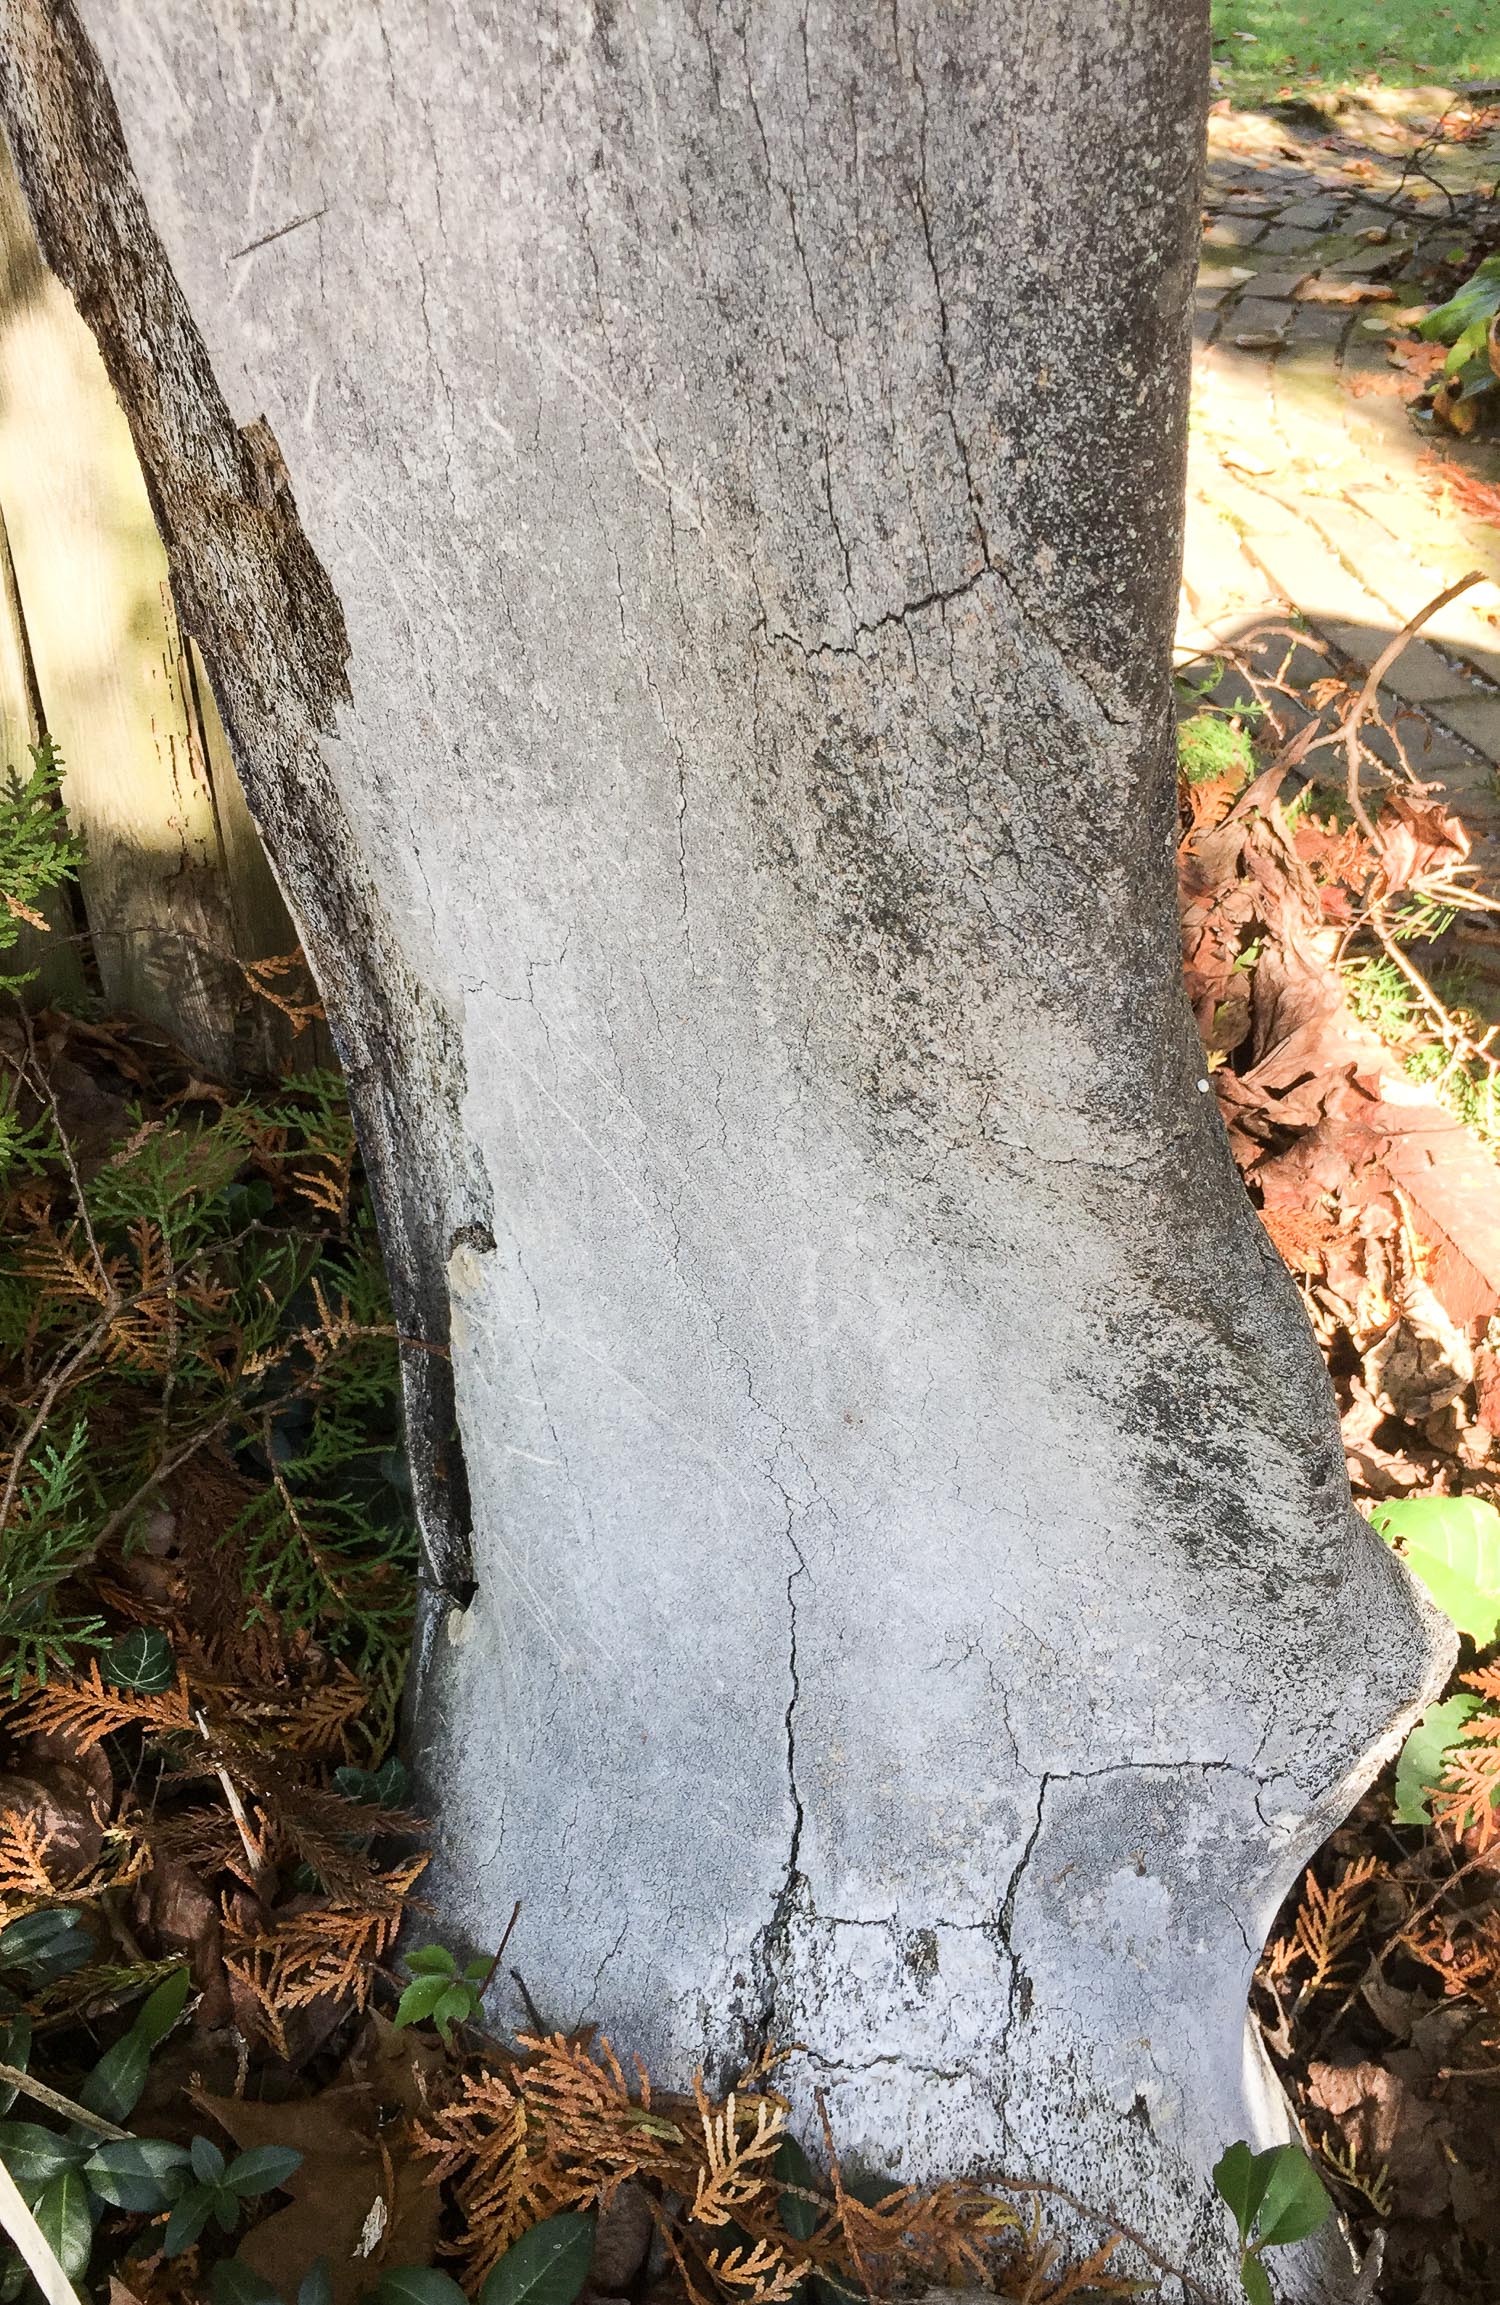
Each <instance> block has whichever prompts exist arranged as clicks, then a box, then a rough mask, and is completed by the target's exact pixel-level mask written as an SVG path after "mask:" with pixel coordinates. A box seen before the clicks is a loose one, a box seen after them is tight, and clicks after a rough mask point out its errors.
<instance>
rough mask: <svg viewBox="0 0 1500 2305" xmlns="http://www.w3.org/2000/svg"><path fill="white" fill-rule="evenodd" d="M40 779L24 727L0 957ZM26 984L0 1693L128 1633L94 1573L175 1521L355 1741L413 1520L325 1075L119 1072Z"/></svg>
mask: <svg viewBox="0 0 1500 2305" xmlns="http://www.w3.org/2000/svg"><path fill="white" fill-rule="evenodd" d="M58 785H59V767H58V761H57V757H56V754H55V753H54V751H53V750H52V747H51V746H50V744H47V743H44V744H42V745H39V746H37V747H36V748H35V750H34V752H33V755H32V768H31V772H30V774H29V775H28V776H25V777H22V776H20V775H19V774H17V773H16V772H15V771H11V772H10V774H9V779H8V783H7V784H0V951H4V950H6V949H9V948H11V947H13V946H14V945H15V943H16V941H17V939H18V938H19V935H20V933H21V925H22V923H23V922H29V923H31V924H32V925H33V926H35V927H36V928H38V929H42V928H44V927H45V925H46V924H45V922H44V921H43V919H42V917H41V915H40V914H39V913H38V912H37V911H36V909H35V908H36V902H37V899H38V898H39V897H40V896H42V895H44V894H45V893H46V892H48V891H50V890H55V889H57V888H59V887H61V886H62V885H63V884H64V883H65V882H66V881H67V879H68V878H69V876H70V875H71V874H72V873H73V872H74V871H75V870H76V867H77V863H78V854H79V851H78V844H77V843H76V841H74V840H72V839H71V838H70V837H69V835H68V833H67V831H66V826H65V820H64V819H63V817H62V814H61V810H60V805H59V797H58ZM25 981H26V980H25V979H24V978H21V977H14V976H13V977H3V976H0V1010H8V1011H9V1017H10V1025H9V1029H8V1030H0V1202H3V1210H0V1217H3V1226H0V1229H3V1238H0V1686H4V1687H8V1688H9V1690H10V1691H11V1693H13V1694H14V1693H17V1692H19V1690H20V1689H21V1687H22V1686H23V1685H24V1684H25V1683H27V1682H28V1681H30V1682H31V1683H34V1684H45V1682H46V1679H47V1676H48V1674H49V1672H52V1671H56V1670H58V1669H62V1670H65V1671H69V1672H75V1671H77V1670H79V1669H81V1668H84V1667H86V1666H87V1665H88V1664H89V1662H90V1660H91V1659H92V1658H95V1657H98V1658H100V1659H101V1661H103V1662H107V1661H108V1657H109V1654H111V1653H112V1652H111V1651H110V1650H109V1649H108V1646H107V1644H108V1642H109V1641H110V1639H111V1637H112V1636H116V1635H119V1634H121V1633H122V1632H128V1631H129V1627H128V1626H124V1627H122V1626H120V1625H119V1624H117V1623H107V1622H106V1619H105V1617H103V1616H101V1614H100V1610H99V1606H98V1593H97V1586H98V1583H99V1580H100V1579H101V1578H104V1579H106V1580H109V1579H113V1580H114V1583H115V1585H116V1587H117V1588H118V1586H119V1583H120V1581H121V1577H122V1574H123V1573H124V1572H125V1571H126V1568H127V1564H128V1563H129V1561H130V1559H131V1557H132V1555H133V1554H134V1553H136V1552H138V1551H139V1548H140V1547H142V1546H143V1545H146V1544H149V1542H150V1540H151V1531H152V1528H153V1525H159V1524H160V1523H161V1521H162V1519H163V1517H164V1516H167V1517H170V1516H174V1515H175V1516H177V1518H178V1519H180V1520H186V1521H188V1522H189V1523H190V1524H191V1527H192V1529H193V1530H194V1532H195V1533H196V1535H197V1541H198V1542H199V1543H200V1545H201V1547H202V1549H203V1550H204V1552H205V1555H206V1556H211V1557H212V1559H213V1562H214V1571H213V1574H214V1576H215V1578H216V1580H219V1579H222V1581H223V1582H224V1584H225V1590H226V1593H227V1592H228V1591H229V1590H230V1587H232V1588H233V1599H232V1601H230V1602H229V1604H228V1605H230V1606H232V1607H235V1608H236V1609H238V1610H239V1611H240V1612H241V1613H248V1614H249V1616H250V1617H251V1618H252V1620H253V1618H254V1617H255V1616H257V1615H259V1616H260V1617H262V1618H264V1619H265V1620H267V1621H274V1623H275V1624H276V1626H277V1628H278V1631H279V1634H280V1635H281V1636H282V1637H285V1636H286V1635H287V1634H301V1635H305V1636H307V1637H308V1638H310V1639H313V1640H315V1641H316V1643H317V1644H318V1647H319V1649H320V1651H321V1652H322V1653H324V1654H326V1655H328V1656H330V1657H332V1658H334V1659H336V1660H338V1662H339V1663H340V1665H342V1666H347V1668H348V1669H349V1670H350V1671H351V1672H352V1673H354V1674H356V1675H357V1676H358V1677H359V1678H360V1679H361V1680H362V1681H364V1682H365V1683H366V1685H367V1686H368V1688H369V1689H370V1692H371V1696H372V1700H373V1702H372V1711H371V1720H370V1723H369V1727H368V1742H369V1743H370V1745H371V1748H372V1750H373V1749H374V1748H375V1747H376V1746H378V1745H379V1744H380V1743H381V1741H382V1737H383V1736H385V1735H388V1733H389V1728H390V1724H391V1721H392V1719H393V1714H394V1707H395V1703H396V1700H397V1697H398V1695H399V1689H400V1682H401V1676H402V1672H403V1670H404V1664H405V1656H406V1647H407V1639H408V1630H409V1622H410V1615H411V1601H412V1589H413V1580H414V1573H415V1536H414V1527H413V1520H412V1514H411V1509H410V1496H409V1485H408V1482H407V1479H406V1471H405V1460H404V1456H403V1453H402V1447H401V1431H400V1416H399V1390H400V1387H399V1367H398V1350H399V1348H398V1341H397V1338H396V1336H395V1332H394V1329H393V1327H392V1324H391V1317H390V1308H389V1303H388V1299H387V1295H386V1286H385V1276H384V1271H383V1268H382V1265H381V1259H380V1251H379V1246H378V1243H377V1240H376V1236H375V1229H374V1225H373V1222H372V1220H371V1216H370V1212H369V1207H368V1203H367V1202H366V1200H365V1199H364V1197H363V1194H362V1192H361V1190H360V1188H359V1185H358V1179H357V1170H356V1153H355V1142H354V1131H353V1126H352V1123H351V1120H350V1115H349V1108H348V1102H347V1099H346V1096H345V1093H344V1086H343V1082H342V1081H341V1080H340V1079H339V1077H338V1076H337V1074H334V1073H329V1072H307V1073H303V1074H300V1075H296V1076H293V1077H291V1078H288V1079H286V1080H284V1081H282V1082H280V1083H278V1084H277V1085H275V1086H274V1087H273V1088H270V1089H268V1090H266V1091H264V1092H261V1093H248V1092H247V1093H240V1094H233V1093H230V1092H228V1091H225V1090H222V1089H220V1088H218V1087H217V1086H215V1085H213V1084H210V1083H207V1082H204V1081H202V1080H198V1079H195V1078H194V1077H193V1075H192V1074H191V1072H190V1071H189V1070H188V1069H187V1068H186V1067H185V1066H183V1065H181V1064H177V1063H175V1062H174V1060H173V1059H172V1058H171V1057H170V1056H168V1057H166V1058H164V1059H161V1060H159V1061H156V1060H154V1059H153V1056H152V1054H151V1053H150V1052H147V1053H146V1054H145V1057H144V1061H143V1052H142V1050H141V1048H140V1047H139V1046H136V1045H135V1044H133V1043H132V1041H131V1039H130V1035H129V1032H128V1029H127V1030H125V1031H123V1032H121V1031H116V1030H115V1028H113V1027H106V1028H105V1029H103V1030H101V1029H100V1028H99V1027H98V1026H90V1025H87V1024H79V1025H72V1024H69V1023H67V1022H66V1021H65V1020H61V1019H54V1020H51V1021H50V1022H49V1023H47V1025H46V1026H45V1027H43V1026H42V1025H41V1023H40V1021H39V1025H38V1028H37V1029H35V1030H34V1029H33V1028H32V1026H31V1025H30V1024H29V1023H28V1022H27V1020H26V1018H25V1017H24V1015H23V1013H22V1011H21V1009H20V1007H19V1005H18V1004H17V1002H16V1000H15V995H16V992H17V991H18V989H19V988H20V986H21V985H22V984H23V983H24V982H25ZM75 1032H81V1033H84V1034H86V1035H88V1036H89V1037H88V1039H87V1042H86V1045H85V1046H83V1048H82V1050H81V1053H82V1054H84V1055H85V1056H86V1058H87V1064H88V1071H89V1076H90V1079H91V1081H92V1083H93V1092H92V1102H91V1103H89V1102H88V1100H86V1101H85V1107H84V1108H83V1109H81V1110H80V1111H79V1112H78V1113H73V1114H70V1112H69V1110H68V1098H67V1094H66V1092H65V1091H64V1090H60V1089H59V1087H58V1086H57V1084H56V1082H55V1081H54V1074H57V1075H58V1079H59V1080H61V1079H62V1078H63V1077H64V1076H65V1075H71V1076H72V1078H73V1079H74V1081H75V1084H76V1080H77V1074H78V1065H77V1062H76V1060H75V1059H74V1058H73V1056H72V1055H71V1053H70V1043H69V1036H70V1035H71V1034H73V1033H75ZM112 1034H113V1038H111V1035H112ZM59 1061H60V1062H61V1066H62V1071H61V1073H59V1072H58V1065H59ZM132 1091H134V1093H133V1094H132V1093H131V1092H132ZM143 1092H144V1093H143ZM101 1107H104V1108H105V1109H106V1110H107V1111H108V1112H109V1114H110V1119H111V1122H112V1125H110V1126H109V1127H108V1128H107V1129H101V1126H100V1122H99V1114H100V1108H101ZM80 1131H81V1133H80ZM125 1581H126V1582H129V1578H128V1576H126V1578H125ZM115 1647H116V1648H118V1647H119V1644H118V1641H116V1642H115ZM119 1653H120V1655H122V1656H123V1655H124V1654H125V1653H126V1652H125V1651H124V1650H120V1652H119ZM159 1662H160V1660H158V1663H159ZM114 1669H115V1670H117V1671H118V1672H121V1673H125V1672H126V1671H127V1668H126V1667H123V1666H120V1665H119V1664H118V1661H117V1663H116V1666H115V1668H114ZM134 1669H135V1668H129V1670H134ZM152 1669H153V1670H154V1669H155V1668H154V1667H153V1668H152ZM137 1685H140V1684H137Z"/></svg>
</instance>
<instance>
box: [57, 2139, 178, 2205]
mask: <svg viewBox="0 0 1500 2305" xmlns="http://www.w3.org/2000/svg"><path fill="white" fill-rule="evenodd" d="M187 2168H188V2152H187V2147H186V2146H185V2145H173V2144H171V2143H170V2142H169V2141H168V2140H167V2139H166V2138H165V2137H120V2138H112V2139H111V2140H110V2141H109V2143H108V2144H104V2145H100V2146H98V2147H96V2149H95V2150H94V2151H93V2152H92V2153H91V2154H90V2155H89V2158H88V2159H87V2161H85V2162H84V2164H83V2174H84V2177H85V2179H86V2180H87V2183H88V2188H89V2191H90V2192H91V2193H92V2194H93V2195H94V2196H95V2198H96V2199H97V2200H100V2201H107V2202H108V2204H109V2206H110V2207H111V2208H112V2209H129V2210H132V2211H134V2212H135V2213H136V2214H137V2215H152V2216H154V2215H155V2213H156V2211H157V2210H158V2209H165V2208H167V2207H168V2206H169V2204H170V2203H171V2202H173V2201H175V2200H176V2198H177V2195H178V2194H179V2193H180V2192H181V2190H182V2187H183V2183H184V2181H185V2175H186V2171H187Z"/></svg>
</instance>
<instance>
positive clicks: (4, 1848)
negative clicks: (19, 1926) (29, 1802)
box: [0, 1809, 57, 1921]
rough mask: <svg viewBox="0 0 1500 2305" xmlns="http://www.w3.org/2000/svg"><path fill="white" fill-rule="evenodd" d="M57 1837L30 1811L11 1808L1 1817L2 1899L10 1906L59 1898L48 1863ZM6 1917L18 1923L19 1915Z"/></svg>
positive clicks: (11, 1913)
mask: <svg viewBox="0 0 1500 2305" xmlns="http://www.w3.org/2000/svg"><path fill="white" fill-rule="evenodd" d="M55 1838H56V1836H55V1834H53V1833H50V1832H48V1831H47V1830H46V1828H45V1826H44V1825H43V1824H42V1821H41V1819H40V1818H39V1817H37V1816H35V1815H32V1814H30V1813H29V1812H26V1811H23V1810H19V1809H7V1810H6V1811H5V1812H4V1813H3V1814H0V1897H3V1898H4V1899H5V1900H6V1902H7V1904H9V1903H10V1902H11V1901H12V1900H15V1899H20V1900H21V1901H22V1902H23V1903H24V1902H25V1901H26V1900H27V1899H32V1898H47V1897H51V1896H55V1895H56V1893H57V1884H56V1883H55V1881H54V1880H53V1878H52V1873H51V1870H50V1868H49V1866H48V1863H47V1852H48V1850H49V1849H50V1848H51V1846H52V1843H53V1841H54V1839H55ZM5 1918H6V1919H7V1920H8V1921H9V1920H14V1919H15V1918H16V1914H15V1913H14V1912H9V1911H8V1912H7V1913H6V1916H5Z"/></svg>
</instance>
